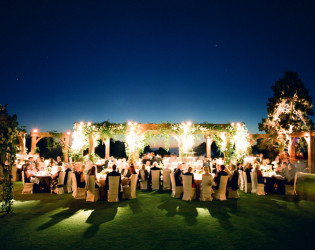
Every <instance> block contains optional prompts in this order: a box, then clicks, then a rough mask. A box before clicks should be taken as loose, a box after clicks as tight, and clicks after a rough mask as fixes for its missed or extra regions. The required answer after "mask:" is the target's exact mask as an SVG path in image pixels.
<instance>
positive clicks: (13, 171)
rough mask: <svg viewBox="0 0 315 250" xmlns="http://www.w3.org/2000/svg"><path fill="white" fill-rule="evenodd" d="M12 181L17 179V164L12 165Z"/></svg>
mask: <svg viewBox="0 0 315 250" xmlns="http://www.w3.org/2000/svg"><path fill="white" fill-rule="evenodd" d="M12 181H18V178H17V166H12Z"/></svg>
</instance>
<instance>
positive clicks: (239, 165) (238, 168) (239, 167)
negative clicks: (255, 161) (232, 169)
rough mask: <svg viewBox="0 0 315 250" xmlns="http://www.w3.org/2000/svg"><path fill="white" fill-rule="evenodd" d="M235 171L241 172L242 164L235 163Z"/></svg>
mask: <svg viewBox="0 0 315 250" xmlns="http://www.w3.org/2000/svg"><path fill="white" fill-rule="evenodd" d="M236 166H237V167H236V169H237V170H238V171H239V170H243V164H242V163H237V165H236Z"/></svg>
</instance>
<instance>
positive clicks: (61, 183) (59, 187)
mask: <svg viewBox="0 0 315 250" xmlns="http://www.w3.org/2000/svg"><path fill="white" fill-rule="evenodd" d="M65 174H66V173H65V172H60V173H59V177H58V184H57V188H55V190H54V191H55V193H57V194H64V193H65V192H64V190H63V186H64V181H65Z"/></svg>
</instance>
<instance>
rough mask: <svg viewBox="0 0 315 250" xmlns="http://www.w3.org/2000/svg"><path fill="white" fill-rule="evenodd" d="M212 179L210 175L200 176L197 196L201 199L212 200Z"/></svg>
mask: <svg viewBox="0 0 315 250" xmlns="http://www.w3.org/2000/svg"><path fill="white" fill-rule="evenodd" d="M212 179H213V178H212V176H202V182H201V185H200V198H199V199H200V200H201V201H212V193H213V190H212Z"/></svg>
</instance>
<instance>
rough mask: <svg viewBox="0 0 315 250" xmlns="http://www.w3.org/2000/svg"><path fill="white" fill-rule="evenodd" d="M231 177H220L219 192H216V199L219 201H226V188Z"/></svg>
mask: <svg viewBox="0 0 315 250" xmlns="http://www.w3.org/2000/svg"><path fill="white" fill-rule="evenodd" d="M228 178H229V176H221V177H220V186H219V189H218V190H215V191H214V197H215V199H217V200H221V201H224V200H226V186H227V181H228Z"/></svg>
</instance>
